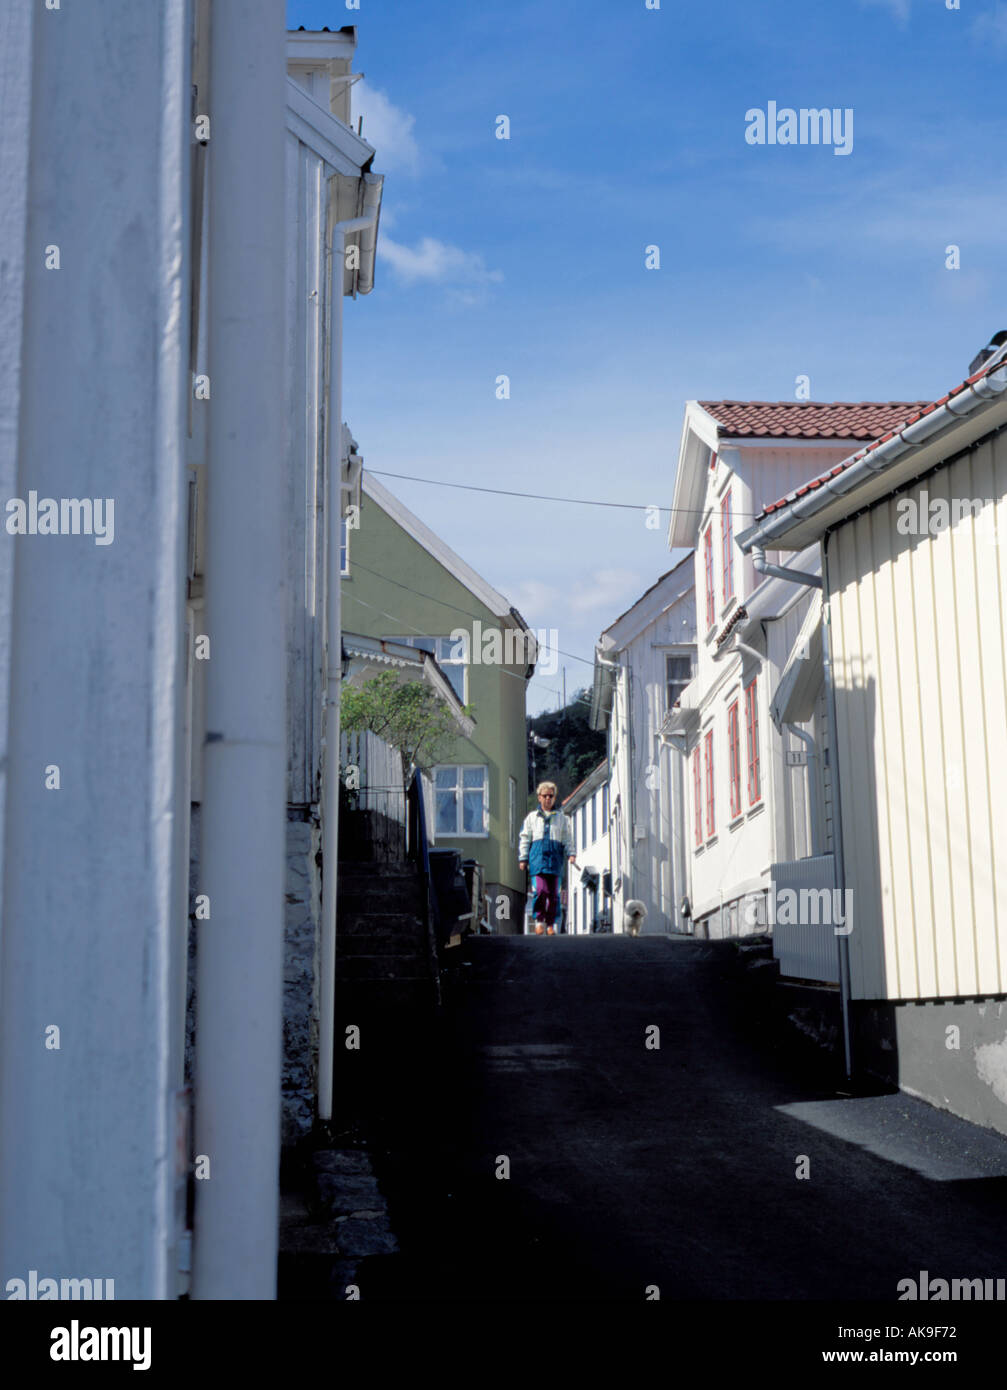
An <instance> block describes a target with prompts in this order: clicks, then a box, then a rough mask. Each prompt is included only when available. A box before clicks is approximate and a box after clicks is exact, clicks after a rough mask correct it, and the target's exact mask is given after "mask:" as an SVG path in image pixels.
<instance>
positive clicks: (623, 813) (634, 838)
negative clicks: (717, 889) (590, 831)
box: [603, 565, 696, 932]
mask: <svg viewBox="0 0 1007 1390" xmlns="http://www.w3.org/2000/svg"><path fill="white" fill-rule="evenodd" d="M606 640H607V641H608V642H610V644H611V645H609V646H608V647H607V648H606V649H605V654H606V655H607V657H608V658H609V659H610V660H617V661H618V663H619V671H618V674H617V679H616V681H615V684H614V692H613V698H612V711H611V714H610V716H609V722H608V727H609V762H610V766H611V783H612V790H611V809H612V814H613V826H612V835H613V837H614V839H615V843H614V844H613V849H612V860H613V880H614V881H616V883H617V888H616V894H615V922H616V924H617V926H618V925H619V924H621V922H622V915H623V909H624V907H625V904H626V902H627V901H629V899H631V898H635V899H638V900H639V901H641V902H643V903H645V904H646V906H647V919H646V923H645V926H644V930H645V931H647V932H667V931H674V930H685V929H686V924H685V923H684V921H683V920H682V919H681V918H680V916H679V913H678V900H679V898H680V897H681V892H682V890H681V888H680V887H679V886H678V884H677V877H678V875H677V872H676V864H677V863H678V862H679V861H680V859H681V857H682V850H681V839H680V837H681V836H682V834H683V830H684V821H683V815H682V806H681V781H680V778H679V776H678V775H677V772H676V769H675V766H674V762H673V760H672V758H671V756H670V752H669V750H668V748H667V745H666V744H664V743H663V742H662V740H661V736H660V729H661V725H662V723H663V722H664V718H665V715H666V714H667V712H668V711H667V675H666V672H667V666H666V660H665V658H666V657H667V656H673V655H677V656H688V657H689V658H690V659H691V660H692V661H693V663H694V662H695V650H696V648H695V640H696V613H695V593H694V590H693V587H692V577H691V575H690V573H689V567H688V566H687V565H682V566H680V567H679V568H678V569H677V570H675V571H673V572H672V573H671V574H670V575H669V576H666V577H665V578H664V579H662V581H661V582H660V583H658V584H657V585H655V586H654V587H653V588H652V589H651V590H649V591H648V592H647V593H646V594H644V595H643V596H642V597H641V598H640V599H639V600H638V601H637V603H636V604H634V606H633V607H632V608H631V609H629V611H628V612H627V613H625V614H623V615H622V617H621V618H620V619H619V620H618V621H617V622H615V623H613V624H612V626H611V627H610V628H609V629H607V631H606V634H605V637H604V638H603V642H605V641H606Z"/></svg>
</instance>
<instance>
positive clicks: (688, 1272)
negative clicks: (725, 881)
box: [361, 936, 1007, 1302]
mask: <svg viewBox="0 0 1007 1390" xmlns="http://www.w3.org/2000/svg"><path fill="white" fill-rule="evenodd" d="M465 950H466V952H467V954H468V958H469V962H470V963H469V964H468V965H467V966H466V967H465V974H466V976H467V979H466V982H465V986H464V988H463V989H461V990H460V991H459V992H458V996H457V997H456V999H455V1000H454V1003H453V1006H452V1008H451V1010H450V1011H449V1018H448V1021H447V1023H446V1026H445V1030H444V1033H443V1035H442V1037H441V1038H440V1039H439V1040H438V1041H437V1043H436V1044H435V1045H432V1046H430V1047H425V1046H424V1045H423V1044H422V1041H421V1040H420V1039H419V1038H417V1039H415V1040H414V1041H415V1045H409V1044H404V1043H402V1042H401V1041H400V1042H397V1043H396V1044H395V1046H394V1047H393V1048H392V1049H391V1053H390V1056H389V1057H388V1058H386V1059H385V1065H386V1066H387V1068H388V1071H387V1072H386V1073H385V1074H384V1076H377V1075H375V1077H374V1078H373V1082H374V1084H373V1088H372V1090H371V1097H372V1101H373V1113H372V1115H371V1119H370V1124H371V1126H372V1128H373V1133H374V1134H375V1137H376V1139H377V1145H378V1148H377V1153H376V1158H377V1163H378V1171H379V1175H380V1177H381V1179H382V1182H383V1186H384V1188H385V1190H386V1191H387V1193H388V1195H389V1200H390V1206H391V1217H392V1222H393V1225H394V1227H395V1229H396V1232H397V1234H398V1237H399V1240H400V1244H401V1253H400V1254H399V1255H396V1256H392V1257H385V1258H384V1259H381V1260H377V1261H372V1262H366V1263H365V1266H364V1268H363V1269H362V1270H361V1276H362V1279H361V1287H362V1289H363V1291H364V1294H365V1296H367V1297H368V1298H372V1297H376V1298H379V1299H380V1298H388V1299H395V1300H400V1299H402V1300H413V1299H417V1300H438V1299H445V1300H452V1301H456V1300H459V1299H463V1300H464V1299H472V1300H480V1301H481V1300H492V1301H500V1300H528V1301H550V1300H554V1299H559V1300H566V1299H575V1300H584V1299H604V1300H611V1299H614V1300H623V1299H626V1300H631V1301H640V1300H644V1299H645V1298H646V1297H647V1290H648V1289H651V1290H653V1288H654V1286H656V1288H657V1289H658V1290H659V1291H660V1297H661V1299H662V1300H667V1299H704V1300H707V1299H711V1300H712V1299H742V1300H744V1299H827V1300H850V1299H878V1300H883V1301H885V1302H892V1301H893V1300H895V1299H896V1298H897V1297H898V1293H897V1286H898V1284H899V1281H900V1280H902V1279H905V1278H914V1279H915V1278H918V1276H919V1272H920V1271H921V1270H926V1271H928V1272H929V1274H930V1276H931V1278H935V1277H943V1278H949V1279H950V1278H966V1277H967V1278H980V1277H983V1278H984V1277H991V1278H992V1277H1005V1276H1007V1200H1005V1199H1007V1139H1004V1138H1002V1137H1000V1136H998V1135H995V1134H993V1133H991V1132H990V1131H987V1130H982V1129H979V1128H977V1127H975V1126H973V1125H970V1124H968V1123H966V1122H965V1121H961V1120H957V1119H955V1118H954V1117H952V1116H950V1115H948V1114H946V1113H944V1112H941V1111H938V1110H935V1109H933V1108H932V1107H930V1106H928V1105H926V1104H925V1103H923V1102H921V1101H916V1100H913V1099H912V1098H909V1097H906V1096H903V1095H900V1094H877V1093H875V1094H864V1095H843V1094H839V1093H837V1087H836V1078H835V1077H832V1078H830V1076H829V1068H828V1066H827V1065H826V1064H825V1063H824V1062H823V1061H822V1060H821V1057H820V1056H819V1055H817V1054H815V1055H811V1054H808V1053H807V1052H806V1051H805V1050H802V1049H801V1048H800V1047H799V1046H795V1047H790V1046H789V1045H788V1044H787V1043H786V1041H783V1042H781V1039H780V1037H779V1035H778V1034H777V1033H776V1031H775V1030H774V1029H773V1027H772V1026H770V1024H769V1023H767V1020H766V1019H765V1017H764V1016H763V1014H762V1012H760V1010H761V1009H762V1008H763V1004H764V995H763V994H760V993H758V992H756V993H755V994H753V992H752V980H753V978H754V975H753V973H752V972H748V973H747V974H746V973H745V972H743V971H740V970H739V968H738V966H737V955H736V952H735V951H734V948H733V947H732V946H731V945H730V944H729V943H719V942H718V943H704V942H692V941H687V940H679V939H667V938H663V937H641V938H639V939H637V940H633V939H631V938H628V937H621V936H619V937H613V936H598V937H553V938H538V937H510V938H508V937H502V938H478V939H475V940H472V941H470V942H469V943H468V944H467V945H466V947H465ZM655 1026H656V1027H657V1028H658V1029H659V1030H660V1047H659V1048H653V1047H652V1048H648V1047H647V1046H646V1040H647V1037H648V1029H651V1028H653V1027H655ZM650 1036H651V1037H652V1038H653V1036H654V1035H653V1034H652V1033H651V1034H650ZM799 1171H806V1172H807V1177H804V1178H801V1177H799V1176H798V1173H799ZM498 1174H500V1175H501V1176H498ZM504 1174H506V1176H504ZM651 1296H653V1295H651Z"/></svg>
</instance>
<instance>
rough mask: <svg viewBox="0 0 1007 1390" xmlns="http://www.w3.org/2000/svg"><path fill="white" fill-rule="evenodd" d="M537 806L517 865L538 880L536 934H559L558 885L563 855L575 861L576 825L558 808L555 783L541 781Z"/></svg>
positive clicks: (525, 830) (529, 818) (523, 833)
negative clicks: (557, 931)
mask: <svg viewBox="0 0 1007 1390" xmlns="http://www.w3.org/2000/svg"><path fill="white" fill-rule="evenodd" d="M537 795H538V810H537V811H529V812H528V814H527V815H526V816H525V818H524V824H523V825H522V827H521V838H520V840H519V841H518V868H519V869H528V871H529V872H530V873H531V875H532V877H533V879H534V881H535V902H534V905H533V908H532V912H533V915H534V918H535V935H536V936H541V935H542V933H543V932H545V933H546V935H547V936H555V935H556V915H557V912H558V911H559V885H560V878H561V877H562V874H563V861H564V858H566V859H569V861H570V863H571V864H576V863H577V860H576V858H575V845H574V838H573V827H572V825H571V824H570V821H569V820H568V819H567V818H566V816H565V815H564V814H563V812H562V811H557V810H556V809H555V806H556V783H555V782H540V783H539V786H538V792H537Z"/></svg>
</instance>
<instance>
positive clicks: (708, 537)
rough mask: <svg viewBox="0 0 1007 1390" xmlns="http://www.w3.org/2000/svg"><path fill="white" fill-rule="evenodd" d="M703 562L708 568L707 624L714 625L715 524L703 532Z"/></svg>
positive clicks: (708, 625) (709, 626)
mask: <svg viewBox="0 0 1007 1390" xmlns="http://www.w3.org/2000/svg"><path fill="white" fill-rule="evenodd" d="M703 564H704V566H705V568H706V626H707V627H708V628H711V627H713V623H714V616H715V615H714V604H713V526H712V524H711V525H709V526H708V527H707V528H706V531H705V532H704V534H703Z"/></svg>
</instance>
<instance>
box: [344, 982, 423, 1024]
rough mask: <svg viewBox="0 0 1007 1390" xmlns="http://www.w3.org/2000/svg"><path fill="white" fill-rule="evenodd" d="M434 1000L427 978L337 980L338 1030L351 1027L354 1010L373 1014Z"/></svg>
mask: <svg viewBox="0 0 1007 1390" xmlns="http://www.w3.org/2000/svg"><path fill="white" fill-rule="evenodd" d="M434 997H435V993H434V982H433V980H432V979H431V977H430V976H422V975H414V976H412V977H410V978H408V979H401V980H343V981H340V980H339V978H338V974H337V977H336V1020H337V1030H339V1029H341V1028H342V1027H343V1026H344V1025H345V1023H353V1022H354V1021H355V1020H354V1018H353V1012H354V1010H355V1009H356V1010H360V1011H367V1012H369V1011H374V1012H379V1011H381V1010H385V1009H387V1010H394V1009H397V1008H406V1007H408V1006H409V1005H412V1004H427V1003H428V1002H430V1001H431V1000H433V999H434Z"/></svg>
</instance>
